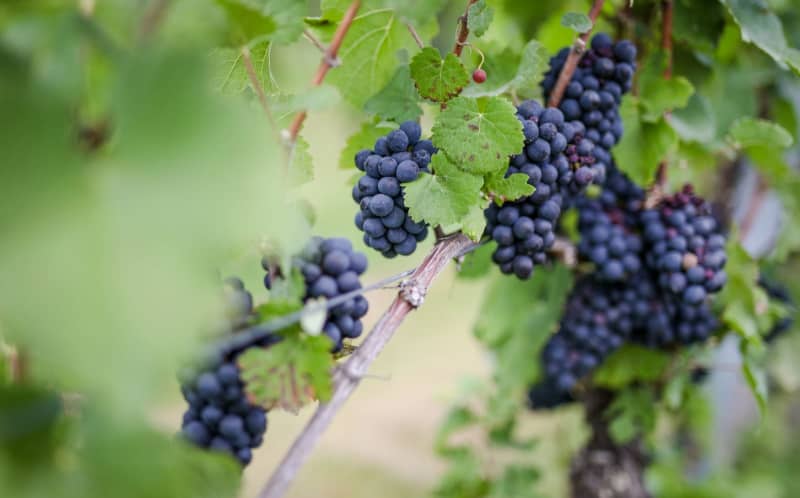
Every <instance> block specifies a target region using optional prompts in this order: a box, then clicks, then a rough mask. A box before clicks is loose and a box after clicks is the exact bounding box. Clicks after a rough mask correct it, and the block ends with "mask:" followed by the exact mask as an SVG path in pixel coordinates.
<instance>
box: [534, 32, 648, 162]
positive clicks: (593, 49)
mask: <svg viewBox="0 0 800 498" xmlns="http://www.w3.org/2000/svg"><path fill="white" fill-rule="evenodd" d="M569 52H570V48H563V49H561V51H559V52H558V54H556V55H555V56H554V57H553V58H551V59H550V69H549V70H548V71H547V73H545V77H544V79H543V80H542V88H543V89H544V95H545V99H547V98H549V96H550V92H551V91H552V90H553V87H554V86H555V84H556V81H557V80H558V75H559V74H560V73H561V69H562V68H563V67H564V63H565V62H566V60H567V56H568V55H569ZM635 71H636V46H635V45H634V44H633V43H632V42H630V41H628V40H621V41H618V42H616V43H614V41H613V40H612V39H611V37H610V36H608V35H607V34H605V33H598V34H596V35H595V36H594V37H593V38H592V41H591V44H590V48H589V50H587V51H586V52H585V53H584V54H583V55H582V56H581V59H580V61H579V63H578V67H577V69H576V70H575V73H574V74H573V75H572V78H571V79H570V82H569V84H568V85H567V87H566V89H565V92H564V98H563V99H562V100H561V103H560V104H559V106H558V108H559V109H561V111H562V112H563V113H564V117H565V118H566V119H567V120H569V121H580V122H581V123H583V125H584V127H585V136H586V138H588V139H589V140H591V141H592V142H593V143H594V144H595V145H597V146H598V147H596V148H595V151H594V155H595V157H596V158H597V159H598V160H599V161H601V162H603V163H605V164H609V162H610V161H611V156H610V150H611V148H612V147H613V146H614V145H615V144H616V143H617V142H619V140H620V138H621V137H622V119H621V118H620V115H619V105H620V102H621V100H622V95H623V94H625V93H627V92H629V91H630V89H631V86H632V84H633V74H634V73H635Z"/></svg>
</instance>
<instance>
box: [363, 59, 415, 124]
mask: <svg viewBox="0 0 800 498" xmlns="http://www.w3.org/2000/svg"><path fill="white" fill-rule="evenodd" d="M364 110H365V111H367V112H368V113H370V114H375V115H376V116H378V117H379V118H381V119H385V120H388V121H394V122H396V123H402V122H403V121H409V120H412V121H414V120H417V119H418V118H419V117H420V116H421V115H422V108H420V106H419V94H418V93H417V89H416V87H415V86H414V82H413V81H412V80H411V71H410V69H409V67H408V66H406V65H403V66H400V67H398V68H397V71H395V73H394V76H392V79H391V80H390V81H389V83H387V84H386V86H385V87H383V88H382V89H381V91H380V92H378V93H376V94H375V95H373V96H372V97H370V99H369V100H367V102H366V103H365V104H364Z"/></svg>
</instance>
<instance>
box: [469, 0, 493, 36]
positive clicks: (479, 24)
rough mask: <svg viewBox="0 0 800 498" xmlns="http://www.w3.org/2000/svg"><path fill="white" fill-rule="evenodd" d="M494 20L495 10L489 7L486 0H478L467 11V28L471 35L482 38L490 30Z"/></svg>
mask: <svg viewBox="0 0 800 498" xmlns="http://www.w3.org/2000/svg"><path fill="white" fill-rule="evenodd" d="M493 18H494V9H493V8H491V7H489V5H487V3H486V0H478V1H477V2H475V3H473V4H472V5H470V6H469V9H468V10H467V26H468V27H469V31H470V34H472V35H475V36H477V37H478V38H480V37H481V36H483V35H484V33H486V30H488V29H489V25H490V24H492V19H493Z"/></svg>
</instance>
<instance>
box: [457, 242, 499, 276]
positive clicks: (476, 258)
mask: <svg viewBox="0 0 800 498" xmlns="http://www.w3.org/2000/svg"><path fill="white" fill-rule="evenodd" d="M496 248H497V244H495V243H493V242H489V243H486V244H482V245H480V246H478V248H477V249H475V250H474V251H472V252H470V253H469V254H467V255H465V256H464V261H462V262H461V264H460V265H459V267H458V277H459V278H464V279H477V278H481V277H484V276H486V275H488V274H489V271H490V270H491V269H492V265H493V264H494V263H493V262H492V253H493V252H494V250H495V249H496Z"/></svg>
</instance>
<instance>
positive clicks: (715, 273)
mask: <svg viewBox="0 0 800 498" xmlns="http://www.w3.org/2000/svg"><path fill="white" fill-rule="evenodd" d="M640 219H641V226H642V233H643V234H644V240H645V264H646V265H647V267H648V268H649V269H650V270H651V271H652V272H653V273H654V275H655V278H656V280H657V282H658V284H659V286H660V287H661V289H663V290H664V291H665V292H666V293H667V294H669V295H671V296H673V297H674V298H675V299H677V300H679V301H680V303H681V304H682V305H686V306H689V307H691V306H697V307H699V306H702V305H703V304H704V303H705V302H706V297H707V296H708V295H710V294H713V293H716V292H719V290H720V289H722V286H723V285H725V282H726V280H727V276H726V274H725V270H724V267H725V262H726V260H727V258H726V255H725V236H724V235H722V233H721V230H720V228H719V224H718V223H717V221H716V220H715V219H714V217H713V216H712V215H711V208H710V206H709V205H708V203H706V202H705V201H704V200H703V199H702V198H700V197H697V196H696V195H694V191H693V189H692V187H691V185H686V186H685V187H684V188H683V189H682V190H681V191H680V192H678V193H676V194H674V195H672V196H669V197H667V198H665V199H663V200H662V201H661V202H660V203H659V205H658V206H656V207H655V208H653V209H646V210H644V211H643V212H642V214H641V218H640Z"/></svg>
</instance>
